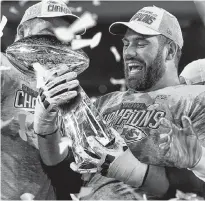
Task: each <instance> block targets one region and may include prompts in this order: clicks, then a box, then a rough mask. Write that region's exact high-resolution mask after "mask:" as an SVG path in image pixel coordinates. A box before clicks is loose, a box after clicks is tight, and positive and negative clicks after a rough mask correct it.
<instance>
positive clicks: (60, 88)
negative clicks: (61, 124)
mask: <svg viewBox="0 0 205 201" xmlns="http://www.w3.org/2000/svg"><path fill="white" fill-rule="evenodd" d="M76 77H77V74H76V73H75V72H67V71H58V72H55V73H54V74H52V75H51V76H50V77H49V78H48V79H47V81H46V83H45V85H44V86H43V87H42V88H40V90H39V95H38V97H37V100H36V107H35V115H34V131H35V133H36V134H38V135H49V134H52V133H54V132H55V131H56V130H57V125H56V120H57V116H58V109H59V107H60V106H61V105H63V104H67V103H69V102H71V100H73V99H74V98H75V97H76V96H77V95H78V92H77V90H76V88H77V87H78V86H79V81H78V80H76Z"/></svg>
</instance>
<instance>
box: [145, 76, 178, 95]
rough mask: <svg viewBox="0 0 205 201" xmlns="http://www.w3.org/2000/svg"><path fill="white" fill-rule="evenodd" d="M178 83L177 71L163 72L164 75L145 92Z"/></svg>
mask: <svg viewBox="0 0 205 201" xmlns="http://www.w3.org/2000/svg"><path fill="white" fill-rule="evenodd" d="M179 84H180V82H179V77H178V75H177V72H172V73H165V74H164V76H163V77H162V78H161V79H160V80H159V81H158V82H157V83H156V84H155V85H154V86H152V87H151V88H150V89H148V90H146V92H149V91H156V90H159V89H163V88H166V87H171V86H176V85H179Z"/></svg>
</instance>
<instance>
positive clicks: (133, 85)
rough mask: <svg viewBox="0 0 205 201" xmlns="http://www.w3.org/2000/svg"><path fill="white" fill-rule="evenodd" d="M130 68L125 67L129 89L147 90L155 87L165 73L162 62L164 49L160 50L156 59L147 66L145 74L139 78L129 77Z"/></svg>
mask: <svg viewBox="0 0 205 201" xmlns="http://www.w3.org/2000/svg"><path fill="white" fill-rule="evenodd" d="M145 65H146V64H145V63H144V67H145ZM128 71H129V70H128V68H126V67H124V73H125V79H126V85H127V87H128V88H129V89H134V90H136V91H146V90H148V89H150V88H151V87H153V86H154V85H155V84H156V83H157V82H158V81H159V80H160V79H161V77H162V76H163V75H164V72H165V68H164V65H163V63H162V51H161V50H158V53H157V56H156V58H155V59H154V61H153V62H152V63H151V64H150V65H149V66H147V68H146V72H145V73H144V75H143V76H142V77H141V78H140V79H137V78H135V77H131V78H130V77H129V75H128Z"/></svg>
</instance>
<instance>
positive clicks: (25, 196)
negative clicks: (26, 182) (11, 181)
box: [20, 193, 35, 200]
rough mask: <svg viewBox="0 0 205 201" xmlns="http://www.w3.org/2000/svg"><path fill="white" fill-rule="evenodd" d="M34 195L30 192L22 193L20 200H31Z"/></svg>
mask: <svg viewBox="0 0 205 201" xmlns="http://www.w3.org/2000/svg"><path fill="white" fill-rule="evenodd" d="M34 197H35V196H34V195H33V194H31V193H24V194H22V195H21V196H20V199H21V200H33V199H34Z"/></svg>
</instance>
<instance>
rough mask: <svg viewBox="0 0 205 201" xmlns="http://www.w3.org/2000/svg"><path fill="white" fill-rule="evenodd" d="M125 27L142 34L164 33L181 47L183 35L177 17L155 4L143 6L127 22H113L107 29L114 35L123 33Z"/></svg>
mask: <svg viewBox="0 0 205 201" xmlns="http://www.w3.org/2000/svg"><path fill="white" fill-rule="evenodd" d="M127 28H130V29H132V30H133V31H135V32H137V33H139V34H143V35H160V34H161V35H164V36H166V37H167V38H170V39H171V40H172V41H174V42H175V43H176V44H177V45H178V46H179V47H180V48H182V47H183V43H184V42H183V36H182V31H181V27H180V25H179V22H178V20H177V18H176V17H175V16H174V15H172V14H171V13H169V12H167V11H166V10H164V9H162V8H158V7H156V6H149V7H144V8H142V9H141V10H139V11H138V12H137V13H136V14H135V15H134V16H133V17H132V18H131V19H130V21H129V22H115V23H113V24H111V26H110V28H109V31H110V33H112V34H114V35H124V34H125V33H126V31H127Z"/></svg>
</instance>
